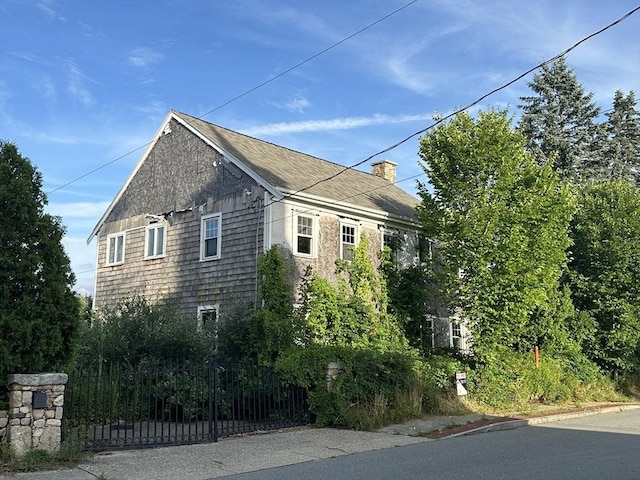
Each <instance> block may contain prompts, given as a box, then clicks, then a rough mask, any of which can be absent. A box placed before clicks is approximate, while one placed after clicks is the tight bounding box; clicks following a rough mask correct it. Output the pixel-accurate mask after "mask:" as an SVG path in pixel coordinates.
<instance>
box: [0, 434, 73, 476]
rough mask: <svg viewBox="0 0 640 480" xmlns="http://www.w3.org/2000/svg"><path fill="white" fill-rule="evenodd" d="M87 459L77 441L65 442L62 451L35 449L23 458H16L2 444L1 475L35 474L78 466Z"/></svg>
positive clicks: (0, 446) (0, 454)
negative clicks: (53, 451)
mask: <svg viewBox="0 0 640 480" xmlns="http://www.w3.org/2000/svg"><path fill="white" fill-rule="evenodd" d="M84 457H85V454H84V453H83V452H82V451H81V450H80V447H79V445H78V443H77V442H76V441H72V440H64V441H63V442H62V443H61V445H60V450H59V451H58V452H56V453H53V454H51V453H49V452H47V451H46V450H42V449H38V448H36V449H33V450H29V451H28V452H26V453H25V455H24V456H23V457H22V458H16V457H15V455H13V452H11V451H10V450H9V448H8V444H7V443H3V444H0V473H16V472H35V471H42V470H53V469H57V468H60V467H67V468H69V467H71V466H74V465H76V464H77V463H78V462H79V461H80V460H82V459H83V458H84ZM3 478H4V477H3Z"/></svg>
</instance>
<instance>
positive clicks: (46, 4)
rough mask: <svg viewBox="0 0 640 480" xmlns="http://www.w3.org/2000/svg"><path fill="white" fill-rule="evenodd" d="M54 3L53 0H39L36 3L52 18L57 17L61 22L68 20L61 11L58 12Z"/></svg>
mask: <svg viewBox="0 0 640 480" xmlns="http://www.w3.org/2000/svg"><path fill="white" fill-rule="evenodd" d="M52 5H53V2H51V1H50V0H42V1H41V2H38V3H37V4H36V6H37V7H38V9H39V10H40V11H41V12H43V13H44V14H45V15H47V16H49V17H51V18H55V19H56V20H60V21H61V22H66V21H67V19H66V18H65V17H64V16H62V15H61V14H60V13H58V11H57V10H55V9H54V8H53V6H52Z"/></svg>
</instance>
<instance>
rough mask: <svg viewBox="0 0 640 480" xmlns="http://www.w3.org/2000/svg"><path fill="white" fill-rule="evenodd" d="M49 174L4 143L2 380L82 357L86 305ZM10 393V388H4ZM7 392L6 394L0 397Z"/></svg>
mask: <svg viewBox="0 0 640 480" xmlns="http://www.w3.org/2000/svg"><path fill="white" fill-rule="evenodd" d="M46 204H47V198H46V196H45V194H44V193H43V191H42V175H41V174H40V172H38V171H37V169H36V168H35V167H34V166H33V165H32V164H31V162H30V161H29V159H27V158H25V157H23V156H22V155H21V154H20V153H19V152H18V149H17V147H16V146H15V145H13V144H11V143H7V142H0V210H1V211H2V221H3V224H2V228H0V331H2V335H1V336H0V378H3V379H4V378H6V376H7V374H9V373H30V372H42V371H52V370H57V369H60V368H61V367H63V366H65V365H67V364H68V363H69V362H70V361H71V359H72V357H73V354H74V352H75V349H76V343H77V336H78V330H79V323H80V322H79V318H78V317H79V315H78V312H79V305H78V301H77V299H76V297H75V295H74V293H73V291H72V290H71V287H72V286H73V283H74V276H73V273H72V271H71V266H70V262H69V258H68V257H67V255H66V253H65V251H64V248H63V246H62V237H63V235H64V231H65V230H64V227H63V226H62V224H61V223H60V219H59V218H58V217H54V216H51V215H49V214H47V213H45V212H44V206H45V205H46ZM2 388H4V382H2V387H0V390H1V389H2ZM1 393H2V392H1V391H0V394H1Z"/></svg>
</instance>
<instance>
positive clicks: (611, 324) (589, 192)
mask: <svg viewBox="0 0 640 480" xmlns="http://www.w3.org/2000/svg"><path fill="white" fill-rule="evenodd" d="M571 237H572V239H573V242H574V247H573V253H572V259H571V262H570V263H569V275H568V283H569V285H570V287H571V291H572V296H573V302H574V304H575V306H576V308H577V309H578V310H579V311H580V312H582V313H583V315H587V317H584V319H583V321H584V322H589V319H591V320H592V321H593V323H592V324H591V330H592V334H591V335H590V336H588V337H586V338H584V339H583V345H584V347H585V350H586V351H587V352H588V353H589V354H590V356H591V357H592V358H593V359H594V360H595V361H596V362H597V363H598V364H599V365H600V366H601V367H602V368H604V369H605V370H606V371H609V372H631V371H633V370H635V371H640V251H639V250H638V245H640V188H638V187H635V186H633V185H632V184H630V183H628V182H625V181H618V182H606V183H590V184H587V185H585V186H583V187H581V188H580V190H579V202H578V209H577V212H576V215H575V216H574V218H573V221H572V222H571Z"/></svg>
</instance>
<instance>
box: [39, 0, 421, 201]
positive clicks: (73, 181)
mask: <svg viewBox="0 0 640 480" xmlns="http://www.w3.org/2000/svg"><path fill="white" fill-rule="evenodd" d="M417 1H418V0H412V1H410V2H409V3H406V4H405V5H403V6H401V7H400V8H397V9H396V10H394V11H392V12H391V13H388V14H386V15H385V16H383V17H382V18H379V19H378V20H376V21H375V22H372V23H370V24H369V25H367V26H366V27H363V28H361V29H360V30H358V31H356V32H354V33H352V34H351V35H349V36H347V37H345V38H343V39H342V40H339V41H337V42H335V43H334V44H332V45H330V46H328V47H327V48H325V49H323V50H320V51H319V52H318V53H315V54H313V55H311V56H310V57H308V58H307V59H305V60H303V61H301V62H298V63H296V64H295V65H294V66H292V67H289V68H287V69H286V70H284V71H283V72H281V73H279V74H277V75H275V76H273V77H271V78H269V79H267V80H265V81H264V82H262V83H260V84H258V85H256V86H255V87H253V88H250V89H249V90H247V91H245V92H244V93H241V94H240V95H236V96H235V97H233V98H231V99H230V100H227V101H226V102H224V103H221V104H220V105H218V106H217V107H214V108H212V109H211V110H209V111H207V112H205V113H203V114H202V115H200V116H199V117H195V118H196V119H198V120H202V119H203V118H204V117H206V116H207V115H210V114H211V113H213V112H215V111H217V110H220V109H221V108H223V107H226V106H227V105H229V104H230V103H233V102H235V101H237V100H239V99H241V98H243V97H246V96H247V95H249V94H251V93H253V92H255V91H256V90H258V89H259V88H262V87H264V86H265V85H268V84H269V83H271V82H273V81H275V80H277V79H278V78H280V77H282V76H284V75H286V74H287V73H289V72H291V71H293V70H295V69H296V68H299V67H301V66H302V65H304V64H306V63H309V62H310V61H312V60H314V59H316V58H318V57H319V56H320V55H323V54H324V53H327V52H328V51H329V50H333V49H334V48H336V47H337V46H339V45H342V44H343V43H345V42H347V41H349V40H351V39H352V38H353V37H355V36H357V35H360V34H361V33H362V32H365V31H367V30H369V29H370V28H372V27H374V26H376V25H378V24H379V23H381V22H383V21H385V20H386V19H388V18H390V17H392V16H393V15H395V14H397V13H399V12H401V11H402V10H404V9H405V8H407V7H409V6H411V5H413V4H414V3H416V2H417ZM152 143H153V140H151V141H149V142H147V143H145V144H144V145H141V146H139V147H137V148H134V149H133V150H131V151H129V152H127V153H125V154H123V155H120V156H119V157H117V158H114V159H113V160H111V161H109V162H107V163H105V164H103V165H100V166H99V167H96V168H94V169H93V170H91V171H89V172H87V173H85V174H83V175H81V176H79V177H77V178H74V179H73V180H71V181H69V182H67V183H65V184H63V185H60V186H59V187H57V188H54V189H53V190H51V191H49V192H47V195H50V194H52V193H54V192H57V191H58V190H62V189H63V188H65V187H68V186H69V185H71V184H73V183H75V182H77V181H78V180H82V179H83V178H85V177H88V176H89V175H92V174H94V173H96V172H97V171H99V170H102V169H103V168H105V167H108V166H109V165H111V164H113V163H115V162H117V161H118V160H122V159H123V158H125V157H128V156H129V155H131V154H132V153H135V152H137V151H138V150H142V149H143V148H145V147H148V146H149V145H151V144H152Z"/></svg>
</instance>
